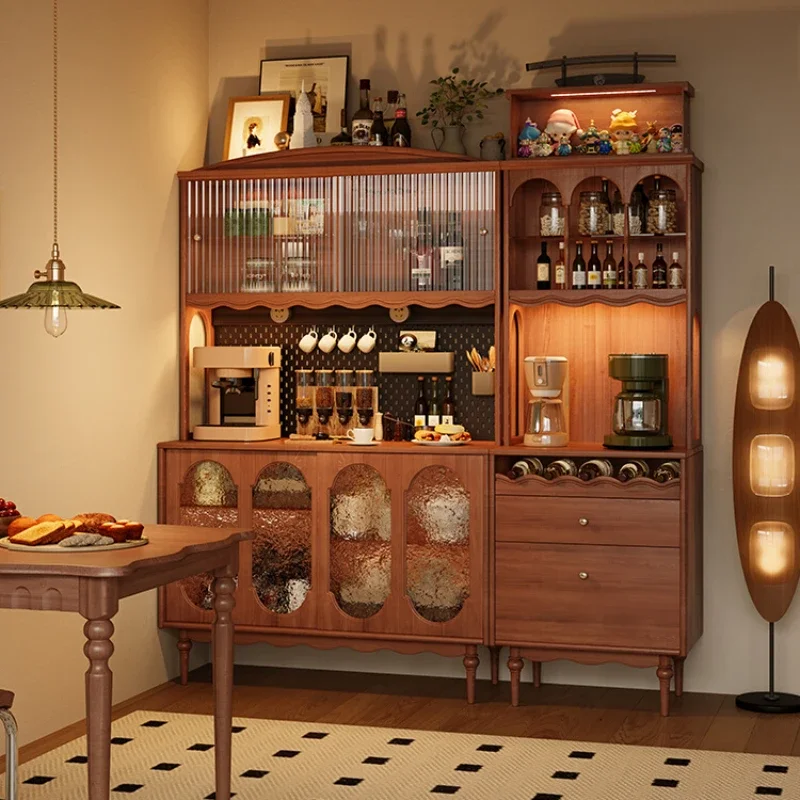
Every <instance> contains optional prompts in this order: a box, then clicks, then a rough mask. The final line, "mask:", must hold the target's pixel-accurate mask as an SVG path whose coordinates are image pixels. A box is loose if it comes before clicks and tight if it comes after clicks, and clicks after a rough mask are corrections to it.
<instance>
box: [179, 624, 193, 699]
mask: <svg viewBox="0 0 800 800" xmlns="http://www.w3.org/2000/svg"><path fill="white" fill-rule="evenodd" d="M178 652H179V653H180V656H181V686H186V684H187V683H189V655H190V654H191V652H192V640H191V639H190V638H189V631H180V632H179V633H178Z"/></svg>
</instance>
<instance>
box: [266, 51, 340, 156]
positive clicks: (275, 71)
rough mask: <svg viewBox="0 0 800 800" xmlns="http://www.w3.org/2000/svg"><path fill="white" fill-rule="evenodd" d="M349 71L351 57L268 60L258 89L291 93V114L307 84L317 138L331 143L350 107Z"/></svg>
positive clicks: (321, 141) (322, 142)
mask: <svg viewBox="0 0 800 800" xmlns="http://www.w3.org/2000/svg"><path fill="white" fill-rule="evenodd" d="M349 71H350V57H349V56H325V57H321V58H293V59H285V58H281V59H265V60H264V61H262V62H261V78H260V83H259V92H260V93H261V95H262V96H270V95H274V94H275V93H287V92H288V93H289V94H290V95H291V98H292V102H291V109H290V113H291V112H292V111H293V109H294V104H295V100H296V99H297V95H298V92H300V90H301V88H302V87H303V86H304V85H305V91H306V92H307V93H308V99H309V100H310V101H311V112H312V114H313V115H314V133H316V135H317V141H318V142H319V143H320V144H329V143H330V140H331V139H332V138H333V137H334V136H335V135H336V134H337V133H339V132H340V131H341V129H342V125H341V119H342V109H344V108H346V107H347V78H348V74H349Z"/></svg>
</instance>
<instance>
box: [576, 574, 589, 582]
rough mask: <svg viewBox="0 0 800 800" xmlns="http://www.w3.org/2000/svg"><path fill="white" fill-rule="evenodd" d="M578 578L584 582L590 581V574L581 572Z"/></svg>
mask: <svg viewBox="0 0 800 800" xmlns="http://www.w3.org/2000/svg"><path fill="white" fill-rule="evenodd" d="M578 577H579V578H580V579H581V580H582V581H585V580H588V579H589V573H588V572H579V573H578Z"/></svg>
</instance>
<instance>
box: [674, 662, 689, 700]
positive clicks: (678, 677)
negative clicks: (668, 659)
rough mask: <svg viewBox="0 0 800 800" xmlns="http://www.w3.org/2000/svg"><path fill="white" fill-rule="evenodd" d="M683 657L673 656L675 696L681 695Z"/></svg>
mask: <svg viewBox="0 0 800 800" xmlns="http://www.w3.org/2000/svg"><path fill="white" fill-rule="evenodd" d="M684 661H686V659H685V658H673V659H672V663H673V665H674V668H675V697H683V662H684Z"/></svg>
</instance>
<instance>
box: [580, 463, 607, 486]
mask: <svg viewBox="0 0 800 800" xmlns="http://www.w3.org/2000/svg"><path fill="white" fill-rule="evenodd" d="M613 474H614V468H613V467H612V466H611V462H610V461H609V460H608V459H606V458H593V459H592V460H591V461H584V462H583V464H581V466H580V469H579V470H578V477H579V478H580V479H581V480H582V481H591V480H594V479H595V478H599V477H601V476H606V477H610V476H611V475H613Z"/></svg>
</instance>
